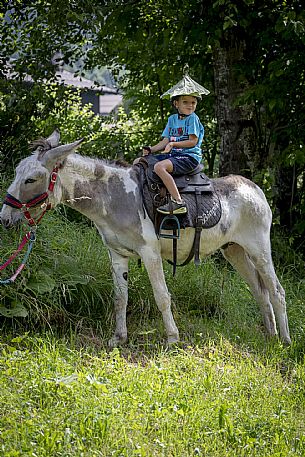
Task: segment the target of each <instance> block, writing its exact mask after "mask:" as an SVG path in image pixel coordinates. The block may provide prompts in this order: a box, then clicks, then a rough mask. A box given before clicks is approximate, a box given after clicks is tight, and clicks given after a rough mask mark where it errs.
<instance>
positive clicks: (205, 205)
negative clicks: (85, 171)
mask: <svg viewBox="0 0 305 457" xmlns="http://www.w3.org/2000/svg"><path fill="white" fill-rule="evenodd" d="M156 162H157V159H156V158H155V157H154V156H153V155H148V156H145V157H141V158H140V161H139V163H138V164H137V165H136V167H139V169H140V181H141V183H142V193H143V202H144V206H145V209H146V212H147V214H148V216H149V217H150V219H151V220H152V221H153V223H154V226H155V231H156V234H157V236H158V237H159V238H172V239H173V261H169V260H168V262H169V263H171V264H172V265H173V266H174V274H175V270H176V265H177V262H176V261H177V239H178V238H179V234H180V228H186V227H194V228H195V237H194V243H193V247H192V250H191V252H190V254H189V256H188V258H187V259H186V261H185V262H183V264H182V265H181V266H183V265H186V264H187V263H189V262H190V260H191V259H192V258H193V257H194V261H195V264H196V265H199V264H200V259H199V249H200V237H201V231H202V229H208V228H211V227H214V225H216V224H217V223H218V222H219V219H220V217H221V205H220V201H219V198H218V195H217V193H216V192H215V191H214V186H213V183H212V181H211V180H210V179H209V178H208V177H207V176H206V175H205V174H204V173H203V171H202V170H203V165H202V164H199V165H198V166H197V167H196V168H195V169H194V170H193V171H192V172H191V173H188V174H185V175H182V176H173V178H174V180H175V183H176V185H177V188H178V189H179V192H180V194H181V195H183V199H184V201H185V203H186V206H187V209H188V211H187V213H186V214H182V215H178V216H175V215H165V216H164V215H163V214H160V213H159V212H158V211H157V208H158V207H159V206H161V205H163V204H165V203H166V202H167V199H168V197H169V194H168V192H167V189H166V187H165V186H164V184H163V182H162V180H161V179H160V178H159V176H158V175H157V174H156V173H155V172H154V164H155V163H156ZM170 232H172V235H169V233H170Z"/></svg>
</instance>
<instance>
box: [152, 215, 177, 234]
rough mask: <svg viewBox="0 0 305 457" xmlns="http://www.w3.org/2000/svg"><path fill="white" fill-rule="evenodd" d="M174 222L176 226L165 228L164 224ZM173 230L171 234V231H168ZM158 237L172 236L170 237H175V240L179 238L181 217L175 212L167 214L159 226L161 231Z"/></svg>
mask: <svg viewBox="0 0 305 457" xmlns="http://www.w3.org/2000/svg"><path fill="white" fill-rule="evenodd" d="M169 221H171V222H174V226H173V228H167V229H166V228H164V225H165V223H166V222H169ZM162 229H163V232H162ZM170 231H172V232H173V233H171V234H169V233H166V232H170ZM157 236H158V238H170V239H174V240H178V238H180V222H179V219H178V217H177V216H175V215H174V214H169V215H168V216H165V217H164V218H163V219H162V221H161V224H160V227H159V233H158V235H157Z"/></svg>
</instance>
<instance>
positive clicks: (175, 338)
mask: <svg viewBox="0 0 305 457" xmlns="http://www.w3.org/2000/svg"><path fill="white" fill-rule="evenodd" d="M179 341H180V338H179V335H170V336H169V337H168V339H167V344H168V346H172V345H174V344H176V343H179Z"/></svg>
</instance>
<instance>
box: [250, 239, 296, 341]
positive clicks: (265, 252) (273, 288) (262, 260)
mask: <svg viewBox="0 0 305 457" xmlns="http://www.w3.org/2000/svg"><path fill="white" fill-rule="evenodd" d="M245 249H246V251H247V253H248V254H249V256H250V258H251V260H252V262H253V264H254V265H255V267H256V269H257V270H258V272H259V275H260V277H261V281H262V282H263V283H264V285H265V287H266V289H267V290H268V292H269V299H270V301H271V303H272V306H273V310H274V314H275V318H276V322H277V324H278V327H279V333H280V337H281V339H282V341H283V342H284V343H286V344H291V339H290V335H289V327H288V318H287V311H286V300H285V291H284V289H283V287H282V286H281V284H280V282H279V280H278V278H277V276H276V273H275V270H274V266H273V262H272V256H271V245H270V239H269V237H268V238H267V237H266V235H265V234H264V235H263V236H262V237H261V239H260V240H259V241H257V240H256V242H255V238H254V237H253V238H252V239H251V241H250V243H249V245H248V246H247V247H245Z"/></svg>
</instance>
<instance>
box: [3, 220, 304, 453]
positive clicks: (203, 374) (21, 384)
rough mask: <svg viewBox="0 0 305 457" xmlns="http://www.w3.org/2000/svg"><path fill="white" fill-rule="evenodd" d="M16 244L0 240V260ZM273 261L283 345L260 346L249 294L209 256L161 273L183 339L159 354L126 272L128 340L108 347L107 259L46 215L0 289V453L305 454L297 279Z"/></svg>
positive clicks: (156, 332)
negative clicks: (283, 299)
mask: <svg viewBox="0 0 305 457" xmlns="http://www.w3.org/2000/svg"><path fill="white" fill-rule="evenodd" d="M59 216H60V217H59ZM18 238H19V234H18V233H14V234H12V232H7V233H6V232H3V233H2V232H1V241H2V243H1V244H0V253H1V258H7V255H8V253H11V250H12V248H11V246H12V244H13V243H15V244H17V241H18ZM276 254H277V256H278V255H279V253H276ZM277 256H275V258H277ZM286 258H289V262H288V261H287V262H286V263H284V262H283V261H282V262H281V264H278V265H281V268H279V267H278V268H277V271H278V275H279V278H280V281H281V282H282V284H283V286H284V287H285V289H286V295H287V305H288V316H289V321H290V327H291V334H292V337H293V343H292V346H291V347H289V348H286V347H283V346H282V344H281V343H280V342H279V341H277V340H275V341H268V340H267V339H266V337H265V335H264V331H263V328H262V320H261V316H260V312H259V309H258V306H257V305H256V304H255V302H254V300H253V298H252V297H251V295H250V292H249V290H248V287H247V286H246V285H245V283H244V282H243V281H242V280H241V278H240V277H239V276H238V275H237V274H236V273H235V272H234V271H233V270H232V268H231V267H229V266H228V265H227V264H226V263H225V262H224V261H223V260H222V259H221V258H220V257H218V256H216V257H213V258H209V259H206V260H205V261H204V262H203V264H202V265H201V266H200V267H199V268H198V269H196V268H195V267H194V266H193V265H192V264H189V265H188V266H186V267H184V268H183V269H179V270H178V273H177V277H176V278H172V274H171V267H170V266H169V265H165V274H166V279H167V283H168V286H169V288H170V290H171V293H172V298H173V311H174V315H175V319H176V321H177V324H178V327H179V329H180V333H181V339H182V343H181V344H180V345H179V346H177V347H175V348H173V349H171V350H168V349H167V348H166V346H165V344H164V342H165V334H164V327H163V323H162V319H161V317H160V314H159V312H158V310H157V309H156V306H155V303H154V300H153V295H152V291H151V288H150V285H149V281H148V278H147V274H146V272H145V271H144V269H143V267H141V268H139V267H138V265H137V263H136V262H132V263H131V267H130V275H129V283H130V300H129V307H128V329H129V343H128V345H127V346H125V347H123V348H121V349H116V350H113V351H109V350H108V349H107V340H108V339H109V338H110V336H111V333H112V331H113V328H114V320H113V315H112V299H111V295H112V282H111V274H110V269H109V263H108V258H107V253H106V251H105V249H104V248H103V247H102V246H101V244H100V241H99V239H98V236H97V235H96V232H95V230H94V229H92V228H91V227H90V226H88V225H86V224H83V223H81V224H79V223H77V224H76V223H75V222H70V221H69V220H68V219H67V217H66V216H65V215H58V214H55V213H52V214H49V215H48V216H47V217H46V219H45V222H44V224H42V225H41V227H40V228H39V233H38V240H37V243H36V246H35V248H34V251H33V254H32V255H31V258H30V261H29V264H28V267H27V268H26V270H25V272H24V274H23V275H22V276H21V277H20V279H18V280H17V282H16V283H15V284H14V285H12V286H8V287H2V288H0V313H1V310H2V314H5V313H7V312H8V311H10V312H11V317H4V316H2V317H1V320H0V326H1V342H0V389H1V395H0V455H3V456H4V457H17V456H18V457H19V456H26V457H53V456H54V457H55V456H60V457H68V456H73V457H92V456H103V457H104V456H105V457H108V456H117V457H119V456H124V457H125V456H126V457H129V456H130V457H131V456H145V457H146V456H147V457H152V456H156V457H162V456H164V457H188V456H204V457H223V456H234V457H236V456H251V457H252V456H254V457H267V456H270V457H271V456H272V457H288V456H303V455H305V427H304V423H305V420H304V419H305V418H304V410H305V408H304V406H305V404H304V403H305V359H304V352H305V350H304V348H305V319H304V313H305V307H304V295H305V280H304V273H303V267H302V265H303V264H302V263H300V261H299V260H298V259H297V256H294V255H293V253H291V252H289V256H286ZM17 305H20V307H22V308H23V309H24V310H25V311H26V317H21V316H17V314H16V315H15V316H14V310H16V309H18V306H17ZM19 309H20V308H19ZM5 310H6V311H5Z"/></svg>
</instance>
